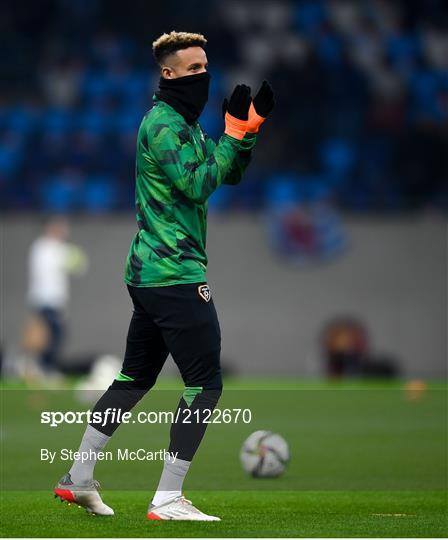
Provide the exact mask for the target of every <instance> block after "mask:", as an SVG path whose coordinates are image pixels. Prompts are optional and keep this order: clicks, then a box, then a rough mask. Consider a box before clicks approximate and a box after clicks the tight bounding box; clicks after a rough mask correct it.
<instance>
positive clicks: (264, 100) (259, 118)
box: [247, 81, 275, 133]
mask: <svg viewBox="0 0 448 540" xmlns="http://www.w3.org/2000/svg"><path fill="white" fill-rule="evenodd" d="M274 105H275V101H274V92H273V91H272V87H271V85H270V84H269V83H268V81H263V83H262V85H261V87H260V90H258V93H257V95H256V96H255V97H254V99H253V101H252V103H251V105H250V108H249V120H248V122H247V131H248V132H249V133H258V130H259V129H260V126H261V124H262V123H263V122H264V121H265V120H266V118H267V117H268V116H269V114H270V113H271V112H272V109H273V108H274Z"/></svg>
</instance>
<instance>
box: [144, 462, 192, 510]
mask: <svg viewBox="0 0 448 540" xmlns="http://www.w3.org/2000/svg"><path fill="white" fill-rule="evenodd" d="M190 465H191V461H184V460H183V459H176V461H174V462H173V461H172V459H170V458H167V459H166V460H165V464H164V466H163V471H162V476H161V477H160V482H159V485H158V487H157V491H156V494H155V495H154V498H153V499H152V504H153V505H154V506H160V505H161V504H163V503H164V502H166V501H169V500H171V499H174V498H175V497H179V496H180V495H182V485H183V483H184V479H185V476H186V475H187V472H188V469H189V468H190Z"/></svg>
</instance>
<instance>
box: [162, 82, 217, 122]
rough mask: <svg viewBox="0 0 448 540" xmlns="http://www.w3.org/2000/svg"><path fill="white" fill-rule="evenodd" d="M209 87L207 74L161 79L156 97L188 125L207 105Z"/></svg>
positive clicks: (194, 120)
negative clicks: (180, 116)
mask: <svg viewBox="0 0 448 540" xmlns="http://www.w3.org/2000/svg"><path fill="white" fill-rule="evenodd" d="M209 86H210V74H209V73H207V72H204V73H198V74H197V75H187V76H186V77H178V78H177V79H164V78H163V77H161V78H160V81H159V91H158V92H156V96H157V97H158V98H159V99H161V100H162V101H165V103H168V105H170V106H171V107H173V109H174V110H175V111H177V112H178V113H179V114H181V115H182V116H183V117H184V118H185V120H186V121H187V123H188V124H193V123H194V122H196V120H197V119H198V118H199V116H200V115H201V113H202V111H203V109H204V107H205V104H206V103H207V100H208V88H209Z"/></svg>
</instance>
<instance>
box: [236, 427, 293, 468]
mask: <svg viewBox="0 0 448 540" xmlns="http://www.w3.org/2000/svg"><path fill="white" fill-rule="evenodd" d="M240 460H241V465H242V466H243V469H244V470H245V471H246V472H247V473H249V474H251V475H252V476H254V477H255V478H275V477H276V476H280V475H281V474H282V473H283V471H284V470H285V467H286V464H287V463H288V461H289V448H288V443H287V442H286V441H285V439H284V438H283V437H281V436H280V435H279V434H278V433H273V432H272V431H264V430H260V431H255V432H254V433H252V435H250V436H249V437H248V438H247V439H246V440H245V441H244V444H243V446H242V448H241V452H240Z"/></svg>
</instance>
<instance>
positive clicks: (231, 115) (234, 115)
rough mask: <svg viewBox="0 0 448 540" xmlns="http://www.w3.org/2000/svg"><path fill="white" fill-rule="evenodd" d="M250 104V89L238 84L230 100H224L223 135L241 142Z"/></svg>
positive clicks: (245, 128) (244, 132)
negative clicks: (224, 125)
mask: <svg viewBox="0 0 448 540" xmlns="http://www.w3.org/2000/svg"><path fill="white" fill-rule="evenodd" d="M250 104H251V97H250V88H249V86H246V85H245V84H238V85H237V86H236V87H235V89H234V91H233V93H232V95H231V96H230V100H229V101H227V99H225V100H224V103H223V113H224V121H225V124H226V127H225V129H224V133H225V134H226V135H229V136H230V137H233V138H235V139H238V140H241V139H242V138H243V137H244V135H245V134H246V131H247V122H248V118H249V107H250Z"/></svg>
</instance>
